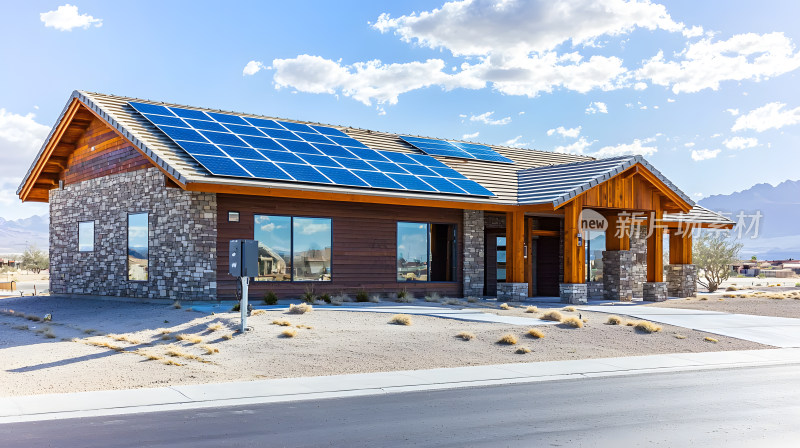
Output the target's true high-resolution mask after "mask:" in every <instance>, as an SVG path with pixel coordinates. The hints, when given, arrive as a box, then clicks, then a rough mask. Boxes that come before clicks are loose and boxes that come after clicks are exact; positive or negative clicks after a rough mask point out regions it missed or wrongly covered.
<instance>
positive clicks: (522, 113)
mask: <svg viewBox="0 0 800 448" xmlns="http://www.w3.org/2000/svg"><path fill="white" fill-rule="evenodd" d="M517 115H525V111H524V110H523V111H520V113H518V114H517Z"/></svg>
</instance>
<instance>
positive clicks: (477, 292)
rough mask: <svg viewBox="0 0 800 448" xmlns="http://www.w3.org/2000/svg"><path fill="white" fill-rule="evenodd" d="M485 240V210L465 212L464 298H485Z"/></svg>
mask: <svg viewBox="0 0 800 448" xmlns="http://www.w3.org/2000/svg"><path fill="white" fill-rule="evenodd" d="M484 239H485V236H484V214H483V210H464V267H463V268H464V274H463V278H464V282H463V286H464V297H480V296H483V286H484V263H485V254H484Z"/></svg>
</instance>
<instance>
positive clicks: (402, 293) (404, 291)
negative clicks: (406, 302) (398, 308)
mask: <svg viewBox="0 0 800 448" xmlns="http://www.w3.org/2000/svg"><path fill="white" fill-rule="evenodd" d="M409 295H413V294H411V293H409V292H408V290H407V289H406V288H403V289H401V290H400V291H397V298H398V299H405V298H407V297H408V296H409Z"/></svg>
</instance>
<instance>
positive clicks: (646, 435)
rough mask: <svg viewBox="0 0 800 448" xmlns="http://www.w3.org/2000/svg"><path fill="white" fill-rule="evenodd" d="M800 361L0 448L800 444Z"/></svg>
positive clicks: (193, 414)
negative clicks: (785, 364)
mask: <svg viewBox="0 0 800 448" xmlns="http://www.w3.org/2000/svg"><path fill="white" fill-rule="evenodd" d="M798 384H800V366H779V367H757V368H743V369H730V370H708V371H694V372H680V373H660V374H645V375H634V376H625V377H608V378H586V379H579V380H565V381H552V382H543V383H532V384H522V385H506V386H491V387H477V388H465V389H455V390H442V391H435V392H410V393H398V394H390V395H384V396H370V397H356V398H337V399H329V400H318V401H300V402H293V403H281V404H266V405H254V406H242V407H228V408H215V409H201V410H191V411H172V412H161V413H147V414H133V415H125V416H113V417H97V418H85V419H73V420H54V421H45V422H36V423H14V424H6V425H0V446H2V447H4V448H11V447H47V446H53V447H87V448H88V447H162V446H169V447H227V446H236V447H239V446H248V447H249V446H257V447H281V446H335V447H359V446H370V447H385V446H440V447H473V446H491V447H505V446H521V447H551V446H556V447H557V446H568V447H579V446H586V447H603V446H609V447H611V446H613V447H626V448H628V447H636V446H648V447H654V446H663V447H690V446H697V447H761V446H764V447H770V448H774V447H784V446H786V447H789V446H791V447H797V446H800V445H799V444H800V442H799V440H800V387H798Z"/></svg>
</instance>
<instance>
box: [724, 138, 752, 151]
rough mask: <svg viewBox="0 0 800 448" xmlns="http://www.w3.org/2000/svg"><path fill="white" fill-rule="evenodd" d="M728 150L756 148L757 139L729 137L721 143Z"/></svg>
mask: <svg viewBox="0 0 800 448" xmlns="http://www.w3.org/2000/svg"><path fill="white" fill-rule="evenodd" d="M722 144H723V145H725V147H726V148H728V149H747V148H752V147H754V146H758V139H755V138H744V137H731V138H729V139H726V140H724V141H723V142H722Z"/></svg>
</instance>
